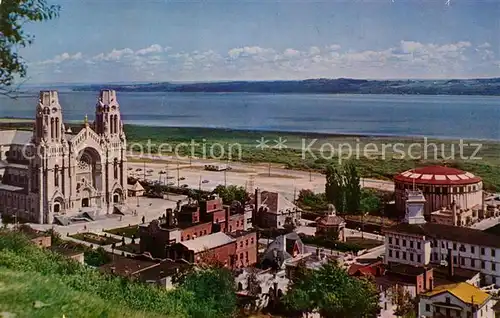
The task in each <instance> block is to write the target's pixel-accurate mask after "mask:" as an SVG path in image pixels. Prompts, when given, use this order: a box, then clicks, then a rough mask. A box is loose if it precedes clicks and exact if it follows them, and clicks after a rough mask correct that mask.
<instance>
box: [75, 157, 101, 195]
mask: <svg viewBox="0 0 500 318" xmlns="http://www.w3.org/2000/svg"><path fill="white" fill-rule="evenodd" d="M77 161H78V163H77V177H78V179H79V180H82V179H85V180H88V181H89V183H90V185H91V186H92V187H93V188H94V189H95V190H96V191H97V192H102V172H103V169H102V164H101V155H100V154H99V152H98V151H97V150H96V149H95V148H92V147H86V148H84V149H83V150H82V151H80V152H79V153H78V157H77Z"/></svg>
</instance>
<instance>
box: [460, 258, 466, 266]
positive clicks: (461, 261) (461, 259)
mask: <svg viewBox="0 0 500 318" xmlns="http://www.w3.org/2000/svg"><path fill="white" fill-rule="evenodd" d="M460 265H465V259H464V258H463V257H461V258H460Z"/></svg>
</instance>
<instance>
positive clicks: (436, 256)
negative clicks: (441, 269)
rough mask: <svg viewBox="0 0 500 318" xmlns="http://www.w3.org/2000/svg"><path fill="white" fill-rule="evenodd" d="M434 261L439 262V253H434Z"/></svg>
mask: <svg viewBox="0 0 500 318" xmlns="http://www.w3.org/2000/svg"><path fill="white" fill-rule="evenodd" d="M434 260H435V261H437V260H438V253H436V252H434Z"/></svg>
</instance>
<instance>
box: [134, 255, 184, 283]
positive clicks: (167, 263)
mask: <svg viewBox="0 0 500 318" xmlns="http://www.w3.org/2000/svg"><path fill="white" fill-rule="evenodd" d="M190 267H191V265H190V264H188V263H187V262H184V261H177V262H176V261H173V260H170V259H165V260H162V261H161V262H160V263H158V264H157V265H156V266H152V267H148V268H146V269H144V270H142V271H140V272H138V273H137V274H136V277H137V279H138V280H139V281H141V282H144V283H149V284H153V285H156V286H158V287H161V288H165V289H167V290H168V289H172V288H174V284H175V276H176V275H178V274H179V273H180V272H183V271H186V270H188V269H189V268H190Z"/></svg>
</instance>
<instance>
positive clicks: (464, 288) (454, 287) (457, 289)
mask: <svg viewBox="0 0 500 318" xmlns="http://www.w3.org/2000/svg"><path fill="white" fill-rule="evenodd" d="M446 292H448V293H450V294H452V295H453V296H455V297H457V298H458V299H460V300H461V301H463V302H464V303H466V304H472V301H473V302H474V304H476V305H477V304H483V303H484V302H485V301H487V300H488V299H490V297H491V296H490V295H488V294H487V293H485V292H484V291H482V290H481V289H479V288H477V287H475V286H473V285H471V284H468V283H463V282H461V283H456V284H448V285H441V286H437V287H435V288H434V289H433V290H432V291H429V292H426V293H424V294H422V295H423V296H427V297H433V296H436V295H439V294H441V293H446Z"/></svg>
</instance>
